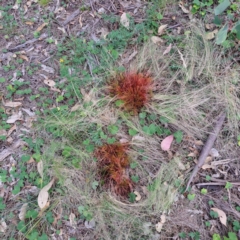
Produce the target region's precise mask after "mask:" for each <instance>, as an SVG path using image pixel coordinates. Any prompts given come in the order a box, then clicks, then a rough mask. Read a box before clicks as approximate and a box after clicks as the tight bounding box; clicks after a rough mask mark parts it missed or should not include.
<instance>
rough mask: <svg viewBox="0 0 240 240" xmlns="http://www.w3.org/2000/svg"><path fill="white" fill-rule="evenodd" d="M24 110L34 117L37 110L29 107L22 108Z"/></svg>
mask: <svg viewBox="0 0 240 240" xmlns="http://www.w3.org/2000/svg"><path fill="white" fill-rule="evenodd" d="M22 110H23V111H24V112H25V113H27V114H28V115H29V116H30V117H34V116H35V115H36V114H35V112H33V111H31V110H30V109H28V108H22Z"/></svg>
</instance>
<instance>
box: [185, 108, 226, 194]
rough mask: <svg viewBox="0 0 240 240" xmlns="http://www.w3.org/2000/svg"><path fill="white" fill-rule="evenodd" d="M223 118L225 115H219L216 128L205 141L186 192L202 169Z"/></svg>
mask: <svg viewBox="0 0 240 240" xmlns="http://www.w3.org/2000/svg"><path fill="white" fill-rule="evenodd" d="M225 117H226V114H225V113H223V112H222V113H221V114H220V117H219V119H218V121H217V123H216V126H215V128H214V129H213V132H212V133H211V134H210V135H209V137H208V139H207V142H206V143H205V145H204V147H203V149H202V152H201V154H200V156H199V159H198V163H197V165H196V166H195V168H194V169H193V172H192V174H191V176H190V178H189V180H188V183H187V187H186V190H187V189H188V187H189V185H190V184H191V182H192V180H193V178H194V177H195V176H196V175H197V173H198V171H199V169H200V168H201V167H202V165H203V164H204V161H205V159H206V157H207V156H208V154H209V152H210V150H211V149H212V147H213V144H214V142H215V140H216V138H217V135H218V134H219V132H220V130H221V128H222V125H223V122H224V120H225Z"/></svg>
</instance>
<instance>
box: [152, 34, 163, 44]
mask: <svg viewBox="0 0 240 240" xmlns="http://www.w3.org/2000/svg"><path fill="white" fill-rule="evenodd" d="M151 41H152V42H153V43H156V44H158V43H163V40H162V39H161V38H160V37H157V36H152V37H151Z"/></svg>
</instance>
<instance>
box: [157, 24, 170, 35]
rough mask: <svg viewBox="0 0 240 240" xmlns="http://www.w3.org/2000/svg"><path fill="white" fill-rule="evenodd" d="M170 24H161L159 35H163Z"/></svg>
mask: <svg viewBox="0 0 240 240" xmlns="http://www.w3.org/2000/svg"><path fill="white" fill-rule="evenodd" d="M167 26H168V24H164V25H161V26H160V27H159V28H158V35H159V36H161V35H162V34H163V33H164V30H165V29H166V27H167Z"/></svg>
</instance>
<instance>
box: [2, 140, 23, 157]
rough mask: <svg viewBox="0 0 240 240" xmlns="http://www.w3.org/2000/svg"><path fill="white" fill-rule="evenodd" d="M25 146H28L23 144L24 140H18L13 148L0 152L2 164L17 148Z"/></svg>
mask: <svg viewBox="0 0 240 240" xmlns="http://www.w3.org/2000/svg"><path fill="white" fill-rule="evenodd" d="M24 145H26V143H25V142H23V141H22V140H18V141H17V142H15V143H14V145H13V146H11V147H9V148H6V149H4V150H3V151H2V152H0V162H1V161H2V160H4V159H5V158H6V157H8V156H9V155H10V154H12V153H13V151H14V150H15V149H16V148H18V147H20V146H24Z"/></svg>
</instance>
